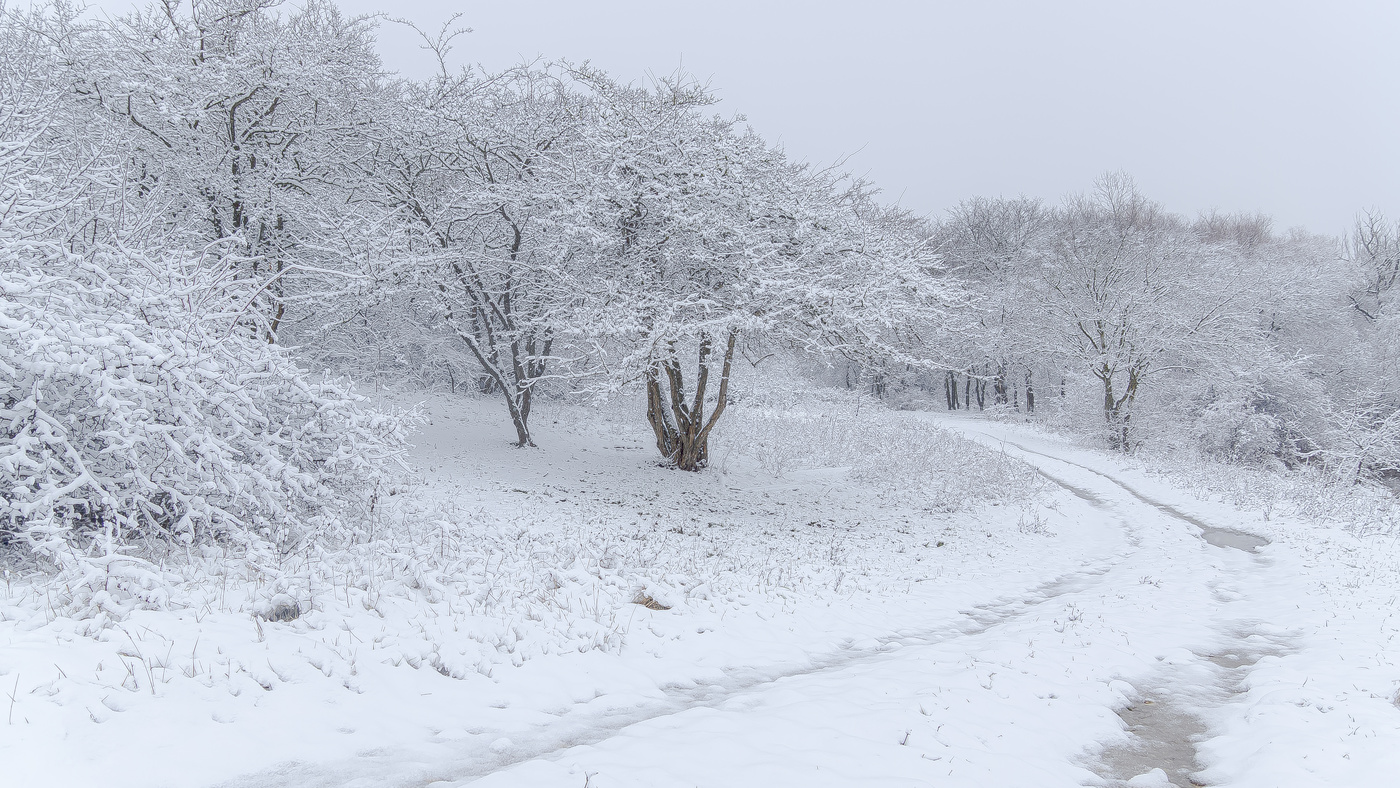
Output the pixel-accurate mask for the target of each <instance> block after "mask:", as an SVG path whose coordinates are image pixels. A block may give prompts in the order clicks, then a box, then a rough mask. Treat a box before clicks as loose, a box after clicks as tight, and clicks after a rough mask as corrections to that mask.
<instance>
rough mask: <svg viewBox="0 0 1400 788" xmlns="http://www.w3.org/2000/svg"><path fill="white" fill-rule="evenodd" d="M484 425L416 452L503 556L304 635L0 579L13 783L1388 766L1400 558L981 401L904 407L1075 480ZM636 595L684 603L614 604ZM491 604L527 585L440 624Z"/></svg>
mask: <svg viewBox="0 0 1400 788" xmlns="http://www.w3.org/2000/svg"><path fill="white" fill-rule="evenodd" d="M449 414H451V415H452V416H453V418H448V415H449ZM496 415H497V414H495V413H494V412H492V411H489V410H486V409H482V410H481V412H480V413H473V412H472V411H471V410H470V409H465V408H462V407H461V406H460V404H459V403H452V404H451V407H450V408H444V409H443V410H440V411H437V412H436V413H435V418H436V419H437V421H436V422H435V424H434V431H433V432H431V433H429V434H428V440H426V441H425V442H424V445H423V446H422V449H421V453H420V456H418V457H417V458H415V459H416V461H417V462H419V463H420V464H421V465H422V467H424V468H427V469H428V472H427V474H428V475H427V477H426V478H425V480H424V482H423V483H422V485H421V486H420V487H419V488H417V490H418V492H417V494H418V496H419V497H418V498H416V499H414V500H415V501H427V502H428V503H432V501H433V500H442V501H444V502H445V503H444V507H443V508H442V510H441V511H443V512H444V515H443V516H444V517H445V518H446V517H448V516H450V517H453V518H455V522H458V523H464V524H465V525H463V526H462V527H463V528H464V530H463V533H462V536H461V537H460V538H461V539H462V540H464V543H465V544H468V546H471V545H474V544H476V543H477V542H479V541H480V540H494V541H488V543H487V545H486V546H487V547H489V548H490V549H489V550H487V549H485V548H482V549H481V551H480V552H478V553H472V554H468V555H469V556H475V557H474V558H470V560H465V561H464V562H463V563H462V564H461V566H462V568H461V569H460V570H454V571H455V572H456V575H455V581H456V582H460V583H462V584H463V585H462V586H461V588H459V589H456V590H454V591H453V592H452V593H453V594H455V596H448V597H446V599H443V598H438V599H436V600H434V599H429V598H428V597H430V596H431V594H429V593H428V592H427V591H425V590H424V589H423V588H419V587H418V586H417V585H414V586H411V587H404V586H403V585H400V587H398V588H397V590H394V589H390V590H388V591H385V592H383V593H379V592H378V591H377V590H376V592H375V593H373V594H371V593H370V592H369V591H366V590H364V589H361V588H358V587H353V586H349V585H342V584H341V582H340V581H337V582H336V583H332V584H331V585H330V586H329V587H326V586H322V587H320V588H319V589H318V590H317V591H316V597H315V599H316V606H315V608H314V609H313V610H311V611H310V612H308V613H307V614H305V615H304V616H303V617H302V618H301V619H299V620H297V621H294V622H283V623H272V622H266V623H258V622H256V621H254V620H253V619H252V618H251V615H250V613H249V612H248V611H247V607H246V605H242V604H240V603H237V602H236V601H234V600H232V599H231V600H230V601H228V602H225V601H223V600H222V598H221V597H219V598H215V597H211V603H210V604H208V605H205V606H202V607H201V606H193V605H190V604H189V603H185V604H182V605H179V606H172V608H171V609H169V610H149V611H138V612H136V613H133V614H132V615H131V616H130V617H129V618H128V619H126V620H124V621H122V622H120V625H119V626H115V627H110V628H108V629H106V630H99V631H97V632H96V633H95V634H87V632H88V630H86V629H84V628H85V627H88V626H90V622H88V621H86V620H83V619H62V618H58V619H53V618H50V617H49V616H48V615H47V611H46V609H45V608H43V607H42V605H43V601H44V598H43V597H42V596H35V595H34V594H32V593H31V594H29V596H28V599H29V601H28V602H25V601H24V599H25V598H24V597H23V596H21V595H20V594H19V592H15V593H11V594H9V595H8V596H7V597H5V601H0V675H3V679H4V681H5V682H6V683H5V684H4V685H0V686H4V687H5V689H6V690H8V691H9V692H10V694H12V695H13V696H14V700H13V701H12V702H11V703H10V713H11V714H12V715H13V722H12V724H10V725H6V726H4V727H3V728H0V758H3V760H4V761H5V763H6V770H7V777H10V778H12V779H14V780H15V781H16V783H17V784H39V783H44V784H52V785H55V786H67V785H73V786H78V785H93V784H103V785H110V786H113V788H152V787H153V786H160V787H161V788H164V787H165V786H170V787H171V788H175V787H176V786H179V787H180V788H184V787H185V786H192V785H203V786H218V787H219V788H419V787H426V786H435V788H449V787H454V788H455V787H456V786H465V785H479V786H523V787H525V788H530V787H531V786H563V787H565V788H582V787H584V786H586V787H587V788H615V787H618V786H637V787H640V786H648V787H651V786H656V787H659V788H664V787H665V786H677V787H679V786H687V787H690V788H693V787H695V786H704V787H706V788H711V787H713V788H719V787H720V786H725V787H726V788H727V787H728V786H755V787H756V786H765V788H766V787H768V786H802V787H803V788H806V787H807V786H821V785H829V786H848V785H861V786H867V785H869V786H882V785H888V786H905V785H909V786H913V785H938V786H945V785H951V786H978V788H982V787H984V786H985V787H988V788H996V787H997V786H1005V787H1006V788H1012V787H1013V786H1014V787H1017V788H1019V787H1020V786H1031V785H1034V786H1037V787H1038V788H1039V787H1040V786H1078V785H1103V786H1118V785H1123V784H1124V783H1130V784H1131V785H1132V786H1134V788H1139V787H1142V786H1153V785H1156V786H1159V788H1160V786H1166V785H1175V786H1179V787H1180V788H1186V787H1187V786H1190V785H1192V784H1193V782H1194V783H1195V784H1203V785H1211V786H1229V787H1230V788H1279V787H1280V786H1287V787H1291V786H1311V785H1368V784H1387V781H1388V780H1389V777H1387V775H1391V774H1393V773H1394V772H1396V771H1400V749H1397V748H1395V747H1394V746H1393V745H1394V742H1396V741H1400V706H1397V704H1396V702H1395V700H1396V698H1397V691H1400V665H1397V664H1396V661H1397V658H1396V654H1397V653H1400V652H1397V650H1396V644H1397V643H1400V641H1397V639H1396V638H1397V636H1400V625H1397V623H1396V621H1395V619H1394V618H1393V617H1392V615H1391V611H1392V610H1393V608H1394V605H1395V600H1396V599H1397V597H1400V560H1397V558H1396V553H1395V550H1394V545H1391V544H1390V543H1389V542H1385V543H1381V542H1379V541H1377V540H1371V541H1369V542H1361V541H1359V540H1357V539H1355V538H1353V537H1350V536H1348V535H1347V534H1345V533H1344V532H1341V531H1339V530H1338V529H1336V528H1328V527H1324V526H1316V527H1311V526H1307V525H1306V524H1301V523H1296V522H1289V523H1278V522H1274V523H1264V522H1262V521H1261V520H1260V519H1259V517H1258V515H1251V514H1249V513H1242V512H1239V511H1237V510H1235V509H1233V508H1231V507H1230V506H1227V505H1225V504H1222V503H1219V502H1211V501H1203V500H1200V499H1198V498H1196V497H1194V496H1192V495H1190V494H1189V493H1186V492H1184V491H1182V490H1179V489H1174V488H1173V487H1172V486H1171V485H1170V484H1168V483H1166V482H1164V481H1162V480H1161V479H1154V478H1151V477H1148V476H1146V475H1144V474H1142V473H1141V472H1138V471H1135V470H1133V469H1132V468H1129V467H1125V466H1123V465H1120V464H1116V462H1115V459H1114V458H1112V457H1109V456H1106V455H1102V454H1098V453H1094V452H1088V451H1081V450H1077V449H1074V448H1072V447H1069V446H1066V445H1064V444H1062V443H1059V442H1057V441H1055V440H1053V439H1049V438H1045V437H1041V436H1037V435H1036V434H1034V433H1033V432H1031V431H1028V430H1026V429H1024V428H1021V427H1017V426H1014V425H1007V424H1000V423H995V422H989V421H982V420H971V419H959V418H956V417H951V418H950V417H946V416H934V415H930V414H924V415H919V416H912V417H913V418H933V419H936V420H937V421H938V422H939V423H941V424H944V425H945V426H947V427H948V428H950V429H952V430H956V431H959V432H962V433H963V434H966V435H968V436H969V437H972V438H974V439H976V440H979V441H981V442H983V443H984V444H986V445H988V446H990V447H993V448H995V449H998V450H1003V451H1005V452H1006V453H1007V454H1008V455H1012V456H1014V457H1018V458H1021V459H1024V460H1025V461H1026V462H1028V463H1030V464H1031V465H1032V466H1034V467H1035V468H1036V469H1037V470H1038V471H1039V472H1040V473H1041V474H1042V475H1044V476H1045V477H1046V478H1047V479H1049V480H1051V481H1052V482H1053V483H1054V484H1056V485H1058V486H1060V487H1061V488H1062V489H1063V490H1064V491H1063V492H1055V493H1054V495H1053V496H1051V497H1050V498H1049V499H1047V500H1049V501H1051V502H1052V506H1051V508H1049V509H1047V508H1045V507H1044V506H1040V507H1032V508H1025V507H1023V506H1022V505H1020V504H1017V505H1014V506H1013V505H1002V506H1000V508H997V507H995V506H988V507H985V508H983V509H981V510H979V511H978V512H977V513H976V514H968V513H967V512H957V513H953V514H951V515H942V514H938V513H928V512H921V511H919V510H917V509H910V508H908V507H907V506H903V505H902V504H900V503H898V502H897V501H891V500H890V499H888V498H885V497H882V496H884V495H885V493H881V492H872V491H870V490H866V489H865V488H863V487H861V486H856V485H852V484H850V483H846V482H843V481H842V480H841V473H842V471H841V469H818V470H814V471H797V472H793V473H791V474H789V475H786V476H784V477H783V478H782V479H775V478H773V477H771V476H768V475H765V474H763V473H754V472H753V469H751V468H746V467H743V466H739V467H738V468H737V469H736V468H731V470H730V471H729V472H724V471H721V472H717V473H711V474H699V475H677V474H675V473H673V472H669V471H666V470H663V469H659V468H657V467H656V464H655V462H654V461H653V460H652V459H651V455H650V454H649V452H648V451H647V447H646V446H645V443H644V441H640V440H637V439H635V438H634V437H632V436H630V434H628V433H626V432H625V431H622V430H616V429H614V428H613V427H611V426H609V425H607V424H604V425H601V426H596V427H585V428H580V430H579V431H577V432H570V433H565V432H562V431H561V432H559V433H558V434H556V435H553V436H551V437H552V439H553V442H552V450H551V451H550V452H548V453H546V452H539V453H520V452H517V451H515V450H512V449H508V448H505V447H502V448H501V449H500V450H499V451H497V452H495V453H492V452H493V450H492V449H491V448H490V446H491V443H490V440H491V430H494V429H496V428H497V427H498V426H499V425H498V421H499V419H496V418H495V416H496ZM561 421H563V419H561ZM600 433H601V434H602V436H601V437H600ZM439 447H441V448H439ZM463 447H470V448H469V449H464V448H463ZM1011 472H1012V473H1020V474H1021V477H1020V479H1021V480H1020V482H1018V483H1019V484H1022V485H1025V484H1027V483H1028V482H1027V479H1029V478H1031V477H1032V476H1033V474H1031V473H1029V472H1028V471H1025V469H1024V468H1021V470H1019V471H1018V470H1015V469H1012V470H1011ZM997 478H998V479H1002V478H1003V477H1002V476H998V477H997ZM527 491H529V492H528V493H527ZM432 496H441V498H439V499H433V498H432ZM449 496H450V497H449ZM454 506H455V507H458V508H455V509H454V508H452V507H454ZM434 511H437V510H434ZM678 511H688V512H690V513H691V515H692V516H691V517H690V519H685V520H682V519H678V515H677V514H676V513H677V512H678ZM1032 513H1035V514H1034V516H1035V521H1034V522H1026V518H1027V517H1029V516H1030V515H1031V514H1032ZM1042 516H1043V521H1042V520H1041V517H1042ZM493 518H495V519H493ZM1018 518H1021V520H1020V521H1019V522H1018ZM502 523H503V524H504V525H502ZM682 526H683V527H682ZM531 529H534V530H531ZM1246 531H1258V532H1260V533H1266V534H1267V535H1268V536H1269V538H1270V539H1271V540H1272V542H1271V543H1265V542H1264V541H1263V540H1261V539H1259V538H1258V537H1253V536H1251V535H1250V534H1248V533H1245V532H1246ZM945 540H946V544H945ZM428 547H429V549H432V550H442V549H443V548H442V547H441V546H439V545H431V546H428ZM605 562H606V565H605ZM668 572H674V573H676V574H675V575H674V576H672V575H668V574H666V573H668ZM385 574H392V573H384V572H381V575H380V576H383V575H385ZM770 576H771V577H776V578H778V581H777V582H775V583H767V581H766V578H768V577H770ZM400 577H401V578H402V580H401V583H402V582H403V581H407V580H413V581H414V582H416V579H417V578H418V575H416V574H413V573H412V572H409V571H407V570H401V575H400ZM673 577H678V578H679V579H672V578H673ZM755 578H759V579H764V580H763V582H764V583H765V584H764V585H760V584H759V583H758V582H756V581H755ZM425 580H426V582H428V583H431V582H433V577H432V576H428V577H426V578H425ZM206 585H207V584H206ZM639 587H642V588H647V589H650V590H649V591H648V593H655V594H657V595H661V596H667V595H670V596H669V597H668V598H669V599H670V600H671V601H670V602H667V603H666V604H670V605H673V608H672V609H669V610H650V609H647V608H646V607H643V606H641V605H640V604H634V602H635V597H634V596H633V594H634V589H636V588H639ZM196 588H197V589H202V588H205V586H196ZM250 590H252V591H256V590H257V589H256V588H254V589H243V590H242V591H241V593H244V594H247V593H248V592H249V591H250ZM600 593H601V594H602V595H603V596H602V600H601V602H600V598H599V596H598V594H600ZM492 594H494V595H495V597H494V598H497V599H499V598H501V596H502V595H505V596H506V597H508V599H507V601H512V600H513V601H522V600H523V603H522V604H520V605H518V606H517V607H506V608H504V609H502V608H497V609H496V610H495V611H491V612H490V613H489V614H485V613H486V611H481V612H475V611H473V610H470V609H469V610H466V611H464V610H463V607H464V606H466V605H470V604H476V605H481V604H483V602H482V600H483V599H485V600H490V599H492V598H493V597H492V596H491V595H492ZM231 595H232V592H231ZM532 600H533V601H532ZM535 615H543V616H544V617H545V618H544V620H540V619H536V618H531V616H535ZM517 627H518V628H519V629H518V630H517V629H516V628H517ZM493 632H494V633H499V635H498V636H499V637H502V638H503V639H502V640H500V641H496V640H487V641H486V642H482V641H481V640H478V638H484V637H485V636H487V635H491V633H493ZM512 632H514V633H515V634H514V637H513V638H507V637H506V636H507V635H509V634H510V633H512ZM603 635H606V636H609V637H613V638H616V639H615V640H614V641H612V643H611V644H610V645H608V646H607V647H606V648H594V647H591V646H590V645H589V644H590V643H591V642H592V641H591V640H589V639H588V638H591V637H594V636H603ZM561 644H562V646H561ZM579 644H582V647H578V645H579ZM512 649H514V650H512ZM527 649H528V650H529V651H528V653H525V650H527ZM172 654H173V655H174V656H173V657H172V656H171V655H172ZM512 658H517V659H515V661H514V664H512ZM487 659H492V660H495V661H486V660H487ZM476 660H482V661H481V662H477V661H476ZM7 700H8V698H7ZM1157 769H1160V770H1161V771H1154V770H1157ZM0 782H3V781H0Z"/></svg>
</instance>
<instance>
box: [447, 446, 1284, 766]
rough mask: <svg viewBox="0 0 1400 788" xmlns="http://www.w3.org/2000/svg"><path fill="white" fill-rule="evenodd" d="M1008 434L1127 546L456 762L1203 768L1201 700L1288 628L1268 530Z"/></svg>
mask: <svg viewBox="0 0 1400 788" xmlns="http://www.w3.org/2000/svg"><path fill="white" fill-rule="evenodd" d="M1005 446H1006V450H1007V451H1009V452H1012V453H1015V454H1018V455H1019V456H1020V457H1022V458H1023V459H1025V460H1026V461H1027V462H1030V463H1031V464H1033V465H1035V466H1036V467H1037V468H1038V469H1039V470H1040V471H1041V473H1042V474H1044V475H1045V476H1046V477H1047V478H1049V479H1050V480H1052V481H1053V482H1055V483H1056V484H1058V485H1060V486H1061V487H1063V488H1064V489H1066V490H1068V491H1069V492H1071V493H1072V494H1074V495H1075V496H1076V497H1078V498H1079V499H1080V500H1083V501H1086V502H1088V503H1090V504H1091V505H1092V510H1089V511H1091V512H1092V513H1094V514H1095V515H1097V516H1098V517H1101V518H1103V519H1104V520H1106V521H1109V522H1112V523H1113V524H1114V526H1115V527H1116V528H1117V529H1119V531H1120V532H1121V534H1122V536H1123V537H1124V538H1123V540H1122V542H1121V543H1120V544H1121V549H1118V550H1114V551H1110V552H1108V553H1107V554H1105V555H1103V556H1100V557H1098V558H1097V559H1096V560H1094V561H1091V562H1089V563H1088V564H1086V565H1085V566H1084V568H1083V569H1081V570H1080V571H1077V572H1075V573H1072V574H1070V575H1067V576H1065V577H1062V578H1060V579H1058V580H1057V581H1055V582H1053V583H1049V584H1046V585H1044V586H1042V587H1039V588H1036V589H1030V590H1028V591H1027V592H1026V593H1025V595H1024V596H1022V597H1021V598H1018V599H1012V600H998V601H996V602H989V603H987V604H985V605H983V606H980V607H978V608H976V609H971V610H966V611H963V613H962V615H961V617H960V618H959V619H958V620H955V621H951V622H944V623H940V624H936V625H934V626H932V627H928V628H925V629H922V630H912V631H905V632H901V633H899V634H897V635H891V636H889V637H887V638H884V639H883V640H882V642H880V644H879V645H878V646H875V647H872V648H869V649H859V650H857V649H852V650H847V651H844V652H840V653H837V654H833V655H830V656H829V657H828V658H826V659H823V660H818V661H817V662H816V664H814V665H812V666H809V667H807V668H804V669H802V670H796V671H790V672H783V671H774V672H767V673H765V672H764V671H763V670H761V669H755V670H753V671H751V672H749V673H747V674H732V675H731V676H730V677H729V678H730V679H731V680H730V681H726V682H720V683H716V684H713V685H710V686H704V687H695V688H690V689H686V690H676V691H674V692H673V693H671V696H670V699H671V702H670V703H669V704H665V705H663V706H659V707H657V708H655V709H650V710H647V711H645V712H642V713H640V714H639V715H637V716H636V717H633V718H631V719H625V720H618V721H616V723H617V724H611V725H598V726H593V727H589V728H586V729H584V730H579V731H576V732H574V733H573V734H572V735H571V736H545V737H542V738H541V739H540V740H538V741H535V742H530V743H529V744H528V745H527V746H524V747H519V749H518V750H517V757H513V758H511V759H509V762H505V763H498V764H494V765H493V766H492V767H491V768H490V769H489V770H485V771H484V772H483V773H478V774H458V775H454V778H453V782H454V783H455V784H472V785H481V786H487V785H492V786H494V785H501V786H504V785H512V786H530V785H580V786H582V785H585V784H587V785H589V786H614V785H616V786H643V785H645V786H669V785H676V786H681V785H753V786H760V785H762V786H771V785H804V786H808V785H853V784H860V785H924V784H932V783H935V782H936V783H937V784H939V785H945V784H968V785H978V786H989V785H1007V786H1013V785H1027V784H1037V785H1077V784H1086V783H1088V784H1092V783H1099V784H1109V785H1113V784H1127V783H1126V781H1128V780H1132V782H1131V784H1132V785H1135V786H1136V785H1152V784H1159V785H1178V786H1183V788H1185V786H1190V785H1200V784H1205V783H1204V782H1203V781H1197V778H1196V774H1197V772H1198V771H1199V769H1200V766H1201V764H1199V762H1198V760H1197V757H1196V745H1197V743H1198V742H1199V741H1202V740H1204V739H1206V738H1208V737H1209V735H1210V732H1209V728H1208V725H1207V723H1206V722H1205V720H1204V719H1203V716H1202V714H1203V712H1204V711H1205V710H1207V709H1210V708H1218V707H1220V706H1223V705H1226V704H1228V703H1230V700H1231V694H1232V690H1233V688H1234V687H1235V686H1237V685H1238V683H1239V681H1240V678H1241V676H1242V674H1243V673H1245V672H1246V671H1248V669H1249V667H1250V666H1251V665H1252V664H1253V663H1254V661H1256V660H1257V659H1258V658H1259V657H1260V656H1262V655H1264V654H1266V653H1278V652H1280V651H1282V650H1284V649H1286V648H1287V643H1286V642H1281V641H1280V640H1279V639H1278V638H1276V637H1273V636H1271V635H1263V634H1260V633H1259V632H1258V631H1257V630H1256V628H1255V627H1254V624H1256V623H1257V622H1256V621H1255V620H1253V619H1252V618H1251V612H1250V611H1249V610H1248V604H1247V603H1246V601H1245V600H1246V599H1247V595H1246V594H1245V592H1244V590H1243V589H1244V587H1245V586H1247V585H1248V582H1249V579H1250V578H1251V577H1252V576H1255V575H1257V574H1258V573H1266V572H1267V571H1268V569H1269V564H1268V561H1267V560H1266V559H1263V558H1262V557H1260V556H1259V555H1257V554H1256V553H1255V552H1253V551H1254V550H1256V549H1257V548H1258V547H1260V546H1261V544H1260V543H1259V542H1254V541H1251V540H1250V537H1249V535H1246V534H1240V533H1239V532H1236V531H1232V530H1230V529H1228V528H1220V527H1216V526H1212V525H1210V524H1207V523H1204V522H1202V521H1200V520H1199V519H1196V518H1193V517H1190V516H1188V515H1186V514H1184V513H1183V512H1181V511H1179V510H1178V509H1176V508H1174V507H1172V506H1170V505H1169V504H1166V503H1164V502H1161V501H1157V500H1154V499H1151V498H1149V497H1148V496H1145V495H1143V494H1142V493H1140V492H1139V491H1137V490H1135V489H1133V488H1132V487H1131V486H1129V485H1127V484H1125V483H1124V482H1122V481H1121V480H1119V479H1116V478H1114V477H1113V476H1112V475H1110V474H1109V473H1107V472H1104V471H1101V470H1097V469H1094V468H1091V467H1088V466H1086V465H1084V464H1082V463H1079V462H1075V461H1073V460H1070V459H1066V458H1064V457H1057V456H1055V454H1054V453H1053V450H1045V449H1033V448H1030V447H1029V446H1026V445H1022V444H1017V443H1010V442H1006V443H1005ZM1222 534H1223V535H1226V538H1221V537H1220V535H1222ZM1254 539H1257V537H1254ZM1241 548H1243V549H1241ZM1168 582H1170V584H1171V585H1170V588H1171V590H1172V591H1173V592H1174V593H1172V594H1171V597H1172V598H1171V599H1170V600H1169V601H1166V600H1162V599H1160V597H1161V596H1163V594H1161V591H1162V590H1163V589H1164V587H1167V583H1168ZM1164 601H1166V602H1167V603H1166V604H1163V602H1164ZM1168 608H1171V609H1168ZM1072 731H1080V732H1081V733H1080V734H1079V735H1078V736H1075V735H1072V734H1071V733H1070V732H1072ZM515 744H516V745H519V744H521V743H519V742H516V743H515ZM1154 770H1160V771H1154Z"/></svg>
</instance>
